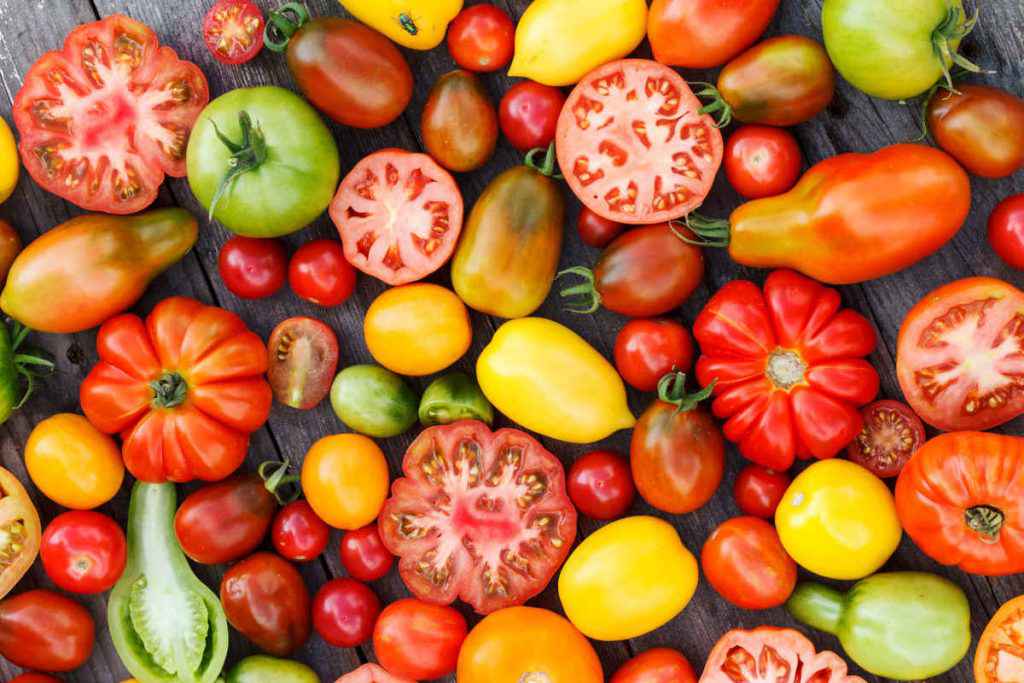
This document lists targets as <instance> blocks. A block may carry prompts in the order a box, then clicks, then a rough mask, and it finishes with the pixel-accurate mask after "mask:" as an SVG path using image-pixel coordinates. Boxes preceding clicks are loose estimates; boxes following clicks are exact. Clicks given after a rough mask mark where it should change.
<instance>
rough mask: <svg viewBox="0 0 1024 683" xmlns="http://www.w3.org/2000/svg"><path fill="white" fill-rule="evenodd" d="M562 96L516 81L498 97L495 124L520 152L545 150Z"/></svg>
mask: <svg viewBox="0 0 1024 683" xmlns="http://www.w3.org/2000/svg"><path fill="white" fill-rule="evenodd" d="M564 104H565V93H563V92H562V91H561V90H559V89H558V88H554V87H552V86H550V85H541V84H540V83H534V82H533V81H519V82H518V83H516V84H515V85H513V86H512V87H511V88H509V89H508V92H506V93H505V95H504V96H503V97H502V98H501V104H500V105H499V106H498V123H499V125H500V126H501V132H502V133H504V134H505V137H506V138H508V141H509V142H511V143H512V146H513V147H515V148H516V149H518V150H519V151H520V152H529V151H530V150H531V149H537V148H538V147H542V148H545V149H546V148H547V147H548V145H550V144H551V143H552V142H554V140H555V132H556V130H557V128H558V115H559V114H560V113H562V106H563V105H564Z"/></svg>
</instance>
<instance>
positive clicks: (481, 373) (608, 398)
mask: <svg viewBox="0 0 1024 683" xmlns="http://www.w3.org/2000/svg"><path fill="white" fill-rule="evenodd" d="M476 375H477V381H478V382H479V383H480V388H481V389H483V392H484V394H485V395H486V396H487V400H488V401H490V402H491V403H492V404H493V405H494V407H495V408H497V409H498V410H500V411H501V412H503V413H504V414H505V415H507V416H508V417H509V418H511V419H512V420H513V421H514V422H518V423H519V424H521V425H522V426H524V427H526V428H527V429H530V430H533V431H535V432H538V433H540V434H543V435H545V436H550V437H552V438H555V439H558V440H559V441H568V442H571V443H593V442H594V441H600V440H601V439H603V438H605V437H606V436H608V435H609V434H612V433H614V432H617V431H618V430H620V429H628V428H630V427H632V426H633V425H634V424H636V418H635V417H633V414H632V413H631V412H629V406H628V405H627V404H626V387H625V385H623V383H622V378H621V377H619V373H617V372H616V371H615V368H613V367H612V366H611V364H610V363H609V362H608V361H606V360H605V359H604V357H603V356H602V355H601V354H599V353H598V352H597V351H596V350H594V347H592V346H591V345H590V344H588V343H587V342H586V341H585V340H584V339H583V338H582V337H580V336H579V335H578V334H576V333H575V332H573V331H572V330H570V329H569V328H568V327H565V326H564V325H560V324H558V323H556V322H554V321H551V320H546V319H544V318H519V319H517V320H509V321H508V322H506V323H505V324H503V325H502V326H501V327H499V328H498V331H497V332H495V333H494V338H493V339H491V343H490V344H488V345H487V346H486V347H485V348H484V350H483V352H482V353H481V354H480V358H479V359H477V363H476Z"/></svg>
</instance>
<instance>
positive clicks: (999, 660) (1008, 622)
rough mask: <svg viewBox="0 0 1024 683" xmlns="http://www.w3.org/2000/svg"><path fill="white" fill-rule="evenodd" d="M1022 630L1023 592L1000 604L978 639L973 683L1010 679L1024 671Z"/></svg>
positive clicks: (995, 682) (999, 681)
mask: <svg viewBox="0 0 1024 683" xmlns="http://www.w3.org/2000/svg"><path fill="white" fill-rule="evenodd" d="M1022 631H1024V595H1018V596H1017V597H1015V598H1013V599H1011V600H1008V601H1007V602H1006V603H1004V604H1003V606H1002V607H1000V608H999V611H997V612H996V613H995V615H994V616H993V617H992V619H991V620H989V622H988V626H986V627H985V631H984V632H983V633H982V634H981V638H980V639H979V640H978V649H977V650H976V651H975V653H974V680H975V683H1011V682H1012V681H1015V680H1020V672H1021V671H1024V652H1022V651H1021V647H1020V644H1019V643H1020V633H1021V632H1022Z"/></svg>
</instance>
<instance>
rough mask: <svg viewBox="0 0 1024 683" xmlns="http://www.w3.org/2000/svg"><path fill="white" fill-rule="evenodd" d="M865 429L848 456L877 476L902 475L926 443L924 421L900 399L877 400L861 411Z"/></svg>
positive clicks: (850, 448) (849, 449) (847, 450)
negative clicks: (912, 457) (911, 458)
mask: <svg viewBox="0 0 1024 683" xmlns="http://www.w3.org/2000/svg"><path fill="white" fill-rule="evenodd" d="M861 416H862V417H863V418H864V428H863V429H861V431H860V434H858V435H857V438H856V439H854V440H853V443H851V444H850V445H849V446H848V447H847V449H846V454H847V457H849V458H850V460H852V461H853V462H855V463H857V464H858V465H862V466H863V467H866V468H867V469H869V470H871V471H872V472H873V473H874V474H875V476H877V477H882V478H883V479H884V478H886V477H895V476H898V475H899V473H900V471H901V470H902V469H903V466H904V465H906V464H907V461H908V460H910V456H912V455H913V454H914V452H915V451H917V449H918V448H920V446H921V444H922V443H924V424H923V423H922V422H921V418H919V417H918V416H917V415H916V414H915V413H914V411H913V410H911V409H910V407H909V406H907V405H906V404H904V403H900V402H899V401H875V402H874V403H872V404H871V405H869V406H868V407H866V408H864V410H862V411H861Z"/></svg>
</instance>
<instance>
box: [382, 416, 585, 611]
mask: <svg viewBox="0 0 1024 683" xmlns="http://www.w3.org/2000/svg"><path fill="white" fill-rule="evenodd" d="M402 471H403V472H404V473H405V477H404V478H402V479H398V480H396V481H395V482H394V484H392V486H391V497H390V498H389V499H388V500H387V502H386V503H385V504H384V509H383V510H381V513H380V534H381V539H382V540H383V541H384V545H385V546H387V548H388V550H390V551H391V552H392V553H394V554H395V555H398V556H399V558H400V559H399V564H398V569H399V572H400V574H401V576H402V580H403V581H405V585H406V586H408V587H409V590H411V591H412V592H413V593H414V594H415V595H416V596H417V597H419V598H421V599H423V600H425V601H427V602H431V603H437V604H449V603H451V602H453V601H454V600H455V599H456V598H461V599H462V600H464V601H466V602H467V603H469V604H470V605H472V606H473V608H474V609H475V610H476V611H477V612H479V613H480V614H489V613H490V612H493V611H494V610H496V609H500V608H502V607H508V606H509V605H521V604H522V603H524V602H526V601H527V600H529V599H530V598H532V597H533V596H535V595H536V594H537V593H540V592H541V591H542V590H544V588H545V587H546V586H547V585H548V581H549V580H550V579H551V577H552V575H554V573H555V571H556V570H557V569H558V568H559V567H560V566H561V565H562V561H563V560H565V557H566V555H567V554H568V553H569V548H570V547H572V542H573V540H575V538H576V509H575V508H574V507H573V506H572V503H571V502H570V501H569V497H568V495H567V493H566V490H565V471H564V470H563V468H562V464H561V463H560V462H559V461H558V459H557V458H556V457H555V456H554V455H552V454H551V453H550V452H548V451H547V450H545V449H544V447H543V446H541V445H540V444H539V443H538V442H537V441H536V440H535V439H534V438H533V437H531V436H529V435H528V434H525V433H524V432H521V431H519V430H517V429H502V430H499V431H497V432H493V433H492V432H491V430H490V429H488V427H487V425H485V424H484V423H483V422H477V421H474V420H463V421H460V422H455V423H452V424H450V425H445V426H439V427H431V428H429V429H427V430H424V431H423V432H422V433H421V434H420V436H419V438H417V439H416V441H414V442H413V443H412V445H411V446H409V450H408V451H406V453H405V460H404V461H403V463H402Z"/></svg>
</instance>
